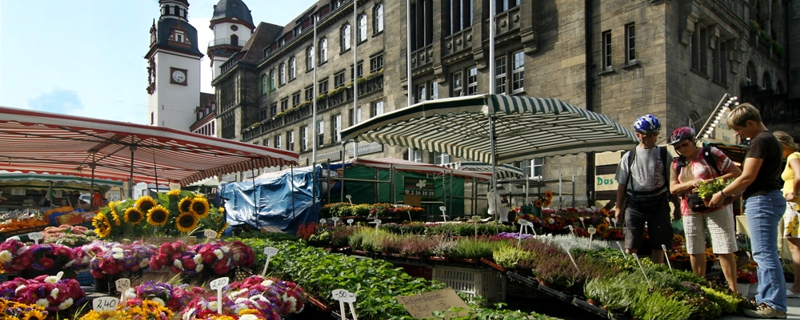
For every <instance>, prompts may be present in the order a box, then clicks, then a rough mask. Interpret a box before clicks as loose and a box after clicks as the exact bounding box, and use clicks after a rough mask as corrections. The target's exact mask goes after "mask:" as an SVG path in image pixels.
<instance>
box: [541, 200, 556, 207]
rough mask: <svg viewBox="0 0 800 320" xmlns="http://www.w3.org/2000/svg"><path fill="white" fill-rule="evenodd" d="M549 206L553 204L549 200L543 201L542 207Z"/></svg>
mask: <svg viewBox="0 0 800 320" xmlns="http://www.w3.org/2000/svg"><path fill="white" fill-rule="evenodd" d="M551 204H553V202H551V201H550V199H544V203H542V206H545V207H549V206H550V205H551Z"/></svg>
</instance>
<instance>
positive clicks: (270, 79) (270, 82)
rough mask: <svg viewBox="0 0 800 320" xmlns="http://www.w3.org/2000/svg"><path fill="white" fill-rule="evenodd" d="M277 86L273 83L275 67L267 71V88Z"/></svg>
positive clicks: (273, 88)
mask: <svg viewBox="0 0 800 320" xmlns="http://www.w3.org/2000/svg"><path fill="white" fill-rule="evenodd" d="M275 88H277V86H276V85H275V69H272V70H270V71H269V90H270V91H272V90H275Z"/></svg>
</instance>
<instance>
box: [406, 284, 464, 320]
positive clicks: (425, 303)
mask: <svg viewBox="0 0 800 320" xmlns="http://www.w3.org/2000/svg"><path fill="white" fill-rule="evenodd" d="M395 299H397V301H399V302H400V304H402V305H403V306H404V307H406V310H408V313H409V314H411V316H412V317H414V319H428V318H433V315H432V312H434V311H447V310H448V309H450V307H460V308H464V311H462V312H460V313H459V314H458V315H459V316H464V315H467V312H468V311H469V306H467V304H466V303H464V301H463V300H461V298H459V297H458V295H457V294H456V292H455V291H453V289H452V288H444V289H442V290H436V291H431V292H426V293H423V294H418V295H413V296H396V297H395ZM447 318H449V316H448V317H447Z"/></svg>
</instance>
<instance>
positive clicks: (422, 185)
mask: <svg viewBox="0 0 800 320" xmlns="http://www.w3.org/2000/svg"><path fill="white" fill-rule="evenodd" d="M403 193H404V194H410V195H412V196H418V197H420V199H421V200H423V201H426V200H437V199H436V189H435V188H434V184H433V179H432V178H409V177H404V178H403Z"/></svg>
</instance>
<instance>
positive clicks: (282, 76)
mask: <svg viewBox="0 0 800 320" xmlns="http://www.w3.org/2000/svg"><path fill="white" fill-rule="evenodd" d="M280 73H281V74H280V79H279V81H280V84H281V85H284V84H286V64H285V63H281V71H280Z"/></svg>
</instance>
